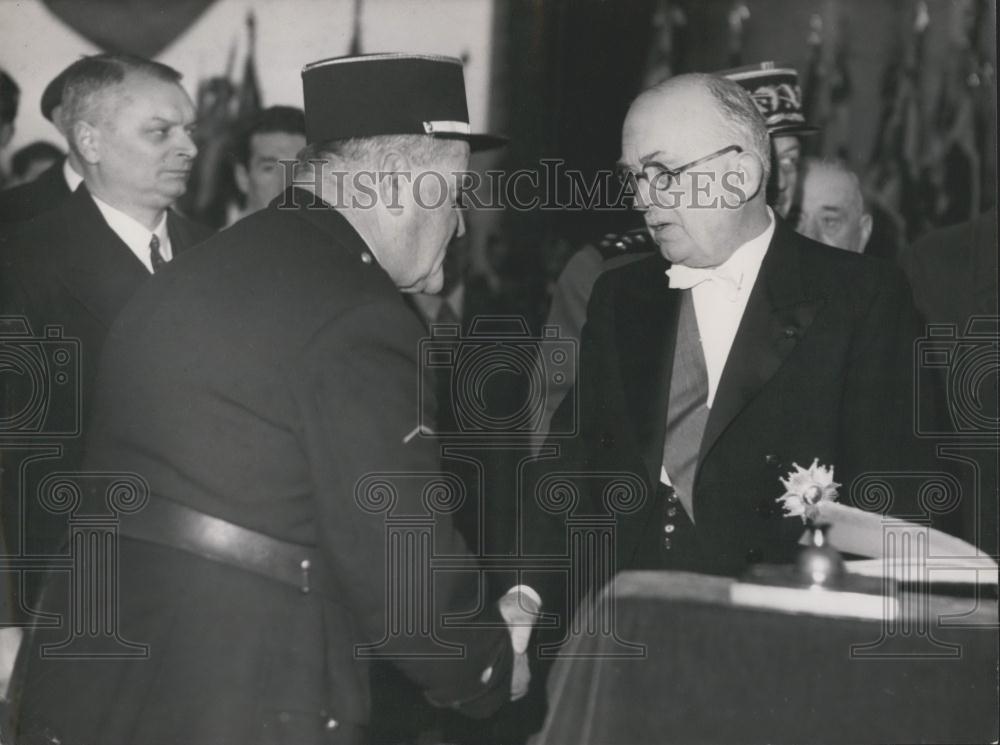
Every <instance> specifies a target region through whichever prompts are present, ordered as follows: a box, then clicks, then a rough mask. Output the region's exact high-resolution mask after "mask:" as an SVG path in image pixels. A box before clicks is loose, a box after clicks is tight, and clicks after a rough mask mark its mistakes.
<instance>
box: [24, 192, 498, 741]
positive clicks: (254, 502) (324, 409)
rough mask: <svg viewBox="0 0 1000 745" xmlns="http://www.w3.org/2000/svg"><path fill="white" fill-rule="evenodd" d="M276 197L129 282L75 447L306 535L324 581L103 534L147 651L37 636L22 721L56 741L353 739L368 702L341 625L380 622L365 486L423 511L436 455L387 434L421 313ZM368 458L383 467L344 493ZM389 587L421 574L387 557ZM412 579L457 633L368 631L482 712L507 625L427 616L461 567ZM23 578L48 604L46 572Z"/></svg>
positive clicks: (348, 244)
mask: <svg viewBox="0 0 1000 745" xmlns="http://www.w3.org/2000/svg"><path fill="white" fill-rule="evenodd" d="M289 197H290V198H292V199H294V200H297V204H298V206H297V207H296V208H295V209H287V208H285V209H279V208H278V207H277V204H278V203H279V202H280V201H281V200H282V197H279V198H278V199H277V200H275V202H274V203H272V205H271V206H270V207H268V208H267V209H265V210H263V211H261V212H258V213H256V214H254V215H251V216H249V217H247V218H245V219H244V220H241V221H240V222H238V223H236V224H235V225H234V226H232V227H230V228H229V229H228V230H226V231H224V232H222V233H220V234H219V235H217V236H216V237H215V238H213V239H210V240H209V241H207V242H206V243H205V244H203V245H202V246H201V247H200V248H199V250H198V251H197V252H193V253H192V254H189V255H187V256H181V257H179V258H178V259H176V260H175V261H173V262H171V264H170V265H169V266H168V267H166V268H165V269H164V270H162V271H161V272H159V273H157V274H156V276H154V277H153V278H152V280H151V281H150V282H148V283H147V284H146V286H145V287H144V288H143V289H142V290H140V291H139V292H138V293H136V295H135V297H134V298H133V299H132V301H131V302H130V303H129V305H128V306H127V307H126V309H125V310H124V311H123V313H122V314H121V316H120V317H119V319H118V321H117V322H116V324H115V326H114V328H113V329H112V331H111V334H110V336H109V338H108V342H107V345H106V348H105V353H104V356H103V359H102V365H101V374H100V382H99V384H98V410H97V415H96V417H95V419H94V424H93V428H92V433H91V435H90V437H89V443H88V457H87V465H88V467H89V468H91V469H95V470H114V471H130V472H134V473H137V474H141V475H142V476H143V477H144V478H145V479H146V481H147V482H148V484H149V486H150V489H151V493H152V496H151V499H154V500H172V501H175V502H179V503H183V504H184V505H187V506H190V507H193V508H195V509H197V510H199V511H202V512H204V513H208V514H210V515H213V516H216V517H219V518H222V519H225V520H228V521H230V522H233V523H236V524H238V525H241V526H243V527H246V528H249V529H251V530H254V531H258V532H261V533H265V534H267V535H269V536H271V537H273V538H277V539H280V540H283V541H286V542H290V543H294V544H299V545H302V546H315V547H317V548H318V550H319V553H320V557H321V558H320V563H321V564H322V566H321V567H318V570H319V574H318V576H322V577H323V578H324V579H323V580H322V582H321V583H320V584H318V586H316V587H315V590H314V591H313V592H311V593H309V594H303V593H302V592H300V591H299V589H298V588H296V587H292V586H290V585H285V584H281V583H278V582H276V581H273V580H271V579H267V578H264V577H262V576H259V575H256V574H251V573H248V572H245V571H243V570H241V569H236V568H231V567H228V566H224V565H222V564H219V563H215V562H213V561H208V560H204V559H201V558H197V557H195V556H193V555H191V554H188V553H185V552H183V551H180V550H176V549H173V548H161V547H156V546H153V545H151V544H145V543H140V542H137V541H131V540H127V539H126V540H123V541H122V548H121V550H122V559H121V562H120V564H121V578H120V583H121V590H120V594H119V598H120V618H121V633H122V635H123V636H124V638H127V639H130V640H133V641H142V642H143V643H147V644H149V645H150V658H149V659H148V660H146V661H143V662H139V663H135V662H107V663H80V662H75V663H74V662H70V663H67V662H60V661H51V662H40V661H38V660H37V659H36V657H35V654H34V653H37V645H38V644H39V643H40V641H41V638H42V635H41V634H38V635H36V637H35V640H34V641H33V643H32V644H31V645H29V650H30V651H29V657H28V658H27V660H26V662H27V665H26V666H27V680H26V684H25V687H24V693H23V697H22V701H23V705H22V707H21V717H22V730H24V731H27V730H29V729H30V728H31V727H36V728H37V727H39V726H42V725H44V726H48V727H49V728H50V729H52V730H54V731H56V732H57V733H58V734H59V736H60V737H61V738H62V741H63V742H64V743H70V742H75V741H76V740H79V741H81V742H87V743H90V742H100V743H106V744H113V743H144V745H146V744H148V745H155V744H156V743H178V744H183V745H199V744H204V745H223V744H224V743H241V744H245V743H295V745H309V743H320V742H339V741H352V738H354V739H356V738H357V737H358V736H359V732H360V731H361V728H363V726H364V725H365V723H366V722H367V721H368V718H369V713H370V712H369V690H368V672H367V668H368V665H367V663H366V662H365V661H364V660H361V659H357V658H356V656H355V645H357V644H363V643H373V642H378V641H379V640H381V639H383V637H386V635H387V629H388V625H387V624H388V615H389V614H388V612H387V602H388V601H387V587H390V582H389V580H388V579H387V572H388V571H389V567H388V564H389V561H388V559H387V550H388V548H387V535H386V532H387V514H388V513H387V512H386V511H384V510H382V509H381V507H382V506H384V507H385V508H386V510H389V511H390V513H391V515H389V516H391V517H392V518H394V519H398V518H399V517H400V516H403V515H409V516H414V515H417V516H419V515H423V514H425V512H426V508H425V507H424V504H423V503H422V499H425V496H426V495H429V493H430V492H429V491H427V490H425V489H424V486H425V485H426V483H427V482H428V481H429V480H433V479H434V478H435V477H436V476H437V474H438V473H439V471H440V465H439V461H438V455H437V447H436V445H435V443H433V442H431V441H429V440H428V439H426V438H424V437H421V436H415V437H407V435H409V434H411V433H412V431H413V430H414V429H415V428H416V426H417V424H418V416H417V400H418V384H417V381H418V375H417V351H418V341H419V338H420V336H421V335H422V330H421V328H420V324H419V322H418V321H417V319H416V318H415V317H414V315H413V313H412V312H411V311H410V310H409V309H408V308H407V307H406V306H405V305H404V303H403V301H402V299H401V298H400V296H399V292H398V290H397V288H396V287H395V286H394V284H393V282H392V280H391V279H390V277H389V276H388V274H386V272H385V271H384V270H383V269H382V268H381V267H380V266H379V264H378V262H377V261H375V260H374V259H373V257H372V255H371V253H370V252H369V250H368V247H367V246H366V245H365V243H364V242H363V240H362V239H361V238H360V237H359V236H358V234H357V233H356V232H355V231H354V230H353V229H352V228H351V227H350V225H349V223H348V222H347V221H346V220H345V219H344V218H343V217H342V216H340V214H339V213H337V212H336V211H335V210H333V209H332V208H329V207H327V206H326V205H324V204H323V203H322V202H319V201H318V200H316V199H315V198H314V197H313V196H312V195H311V194H308V193H307V192H302V191H298V190H292V191H290V192H288V193H286V195H285V198H289ZM310 204H311V205H315V206H314V207H313V208H309V207H308V206H307V205H310ZM379 473H382V474H385V473H389V474H390V475H388V476H385V477H384V478H385V479H386V480H387V481H388V482H389V483H390V484H391V487H388V488H386V489H383V490H382V491H381V492H378V491H373V490H366V489H365V487H364V485H363V483H361V482H362V479H364V478H365V477H366V476H368V475H370V474H379ZM422 492H423V494H422ZM390 493H391V494H392V495H394V496H393V497H390V496H389V494H390ZM383 497H384V498H385V500H384V501H383V502H380V501H379V500H380V499H381V498H383ZM437 528H438V529H437V533H436V536H435V548H436V550H437V551H438V552H439V553H448V554H452V555H455V556H462V555H463V554H465V546H464V544H463V543H462V541H461V539H460V538H459V537H458V535H457V534H456V533H455V531H454V530H453V529H452V528H451V524H450V522H448V521H447V520H443V521H441V522H440V523H439V524H438V526H437ZM410 570H412V567H411V566H406V567H403V571H404V572H405V571H410ZM400 585H402V586H403V587H405V588H408V589H411V590H413V591H414V592H419V590H420V587H419V586H418V584H417V581H416V580H415V579H410V578H408V577H407V576H406V575H405V574H404V575H403V577H402V579H398V580H394V581H393V582H392V584H391V588H393V589H395V588H398V587H399V586H400ZM435 589H436V593H435V595H434V606H433V611H434V623H433V627H432V628H433V632H434V634H435V635H436V637H437V639H438V640H447V641H448V642H450V643H455V644H463V645H464V654H462V655H461V656H460V657H456V656H454V655H453V656H451V657H449V658H448V659H441V658H440V656H438V657H428V656H426V655H434V654H437V655H440V653H441V652H442V646H441V642H440V641H435V640H434V639H432V638H431V630H430V629H422V628H417V629H416V631H415V632H414V633H411V634H410V635H409V636H405V635H404V636H402V637H399V636H389V637H388V639H389V642H388V644H387V645H386V647H385V649H384V651H385V652H387V653H392V654H394V655H397V658H396V662H397V664H398V665H399V666H400V667H401V668H402V669H403V670H404V672H406V674H407V675H408V676H410V677H411V678H412V679H413V680H415V681H416V682H417V683H418V684H419V685H420V686H421V687H422V688H423V689H424V690H425V691H427V693H428V696H429V697H430V698H432V699H433V700H434V701H436V702H439V703H442V704H451V705H456V706H459V705H462V706H465V707H466V708H467V710H468V711H470V712H472V713H475V714H486V713H488V712H489V711H492V710H493V709H494V708H496V706H498V705H499V704H500V703H501V701H502V700H505V699H506V697H507V695H508V692H509V677H510V676H509V670H510V662H511V654H510V642H509V640H508V636H507V632H506V630H505V629H504V627H503V624H502V620H501V619H500V616H499V614H498V613H497V612H496V611H495V610H492V609H491V611H489V612H488V613H487V614H486V615H487V619H486V620H489V621H490V622H491V623H493V624H495V625H494V626H493V627H492V628H489V629H482V628H478V629H471V630H470V629H459V628H455V627H454V626H451V627H449V628H447V629H446V628H443V625H442V616H443V615H444V614H448V613H454V612H456V611H469V610H474V609H475V608H476V605H477V602H478V600H479V597H478V589H479V588H478V585H477V582H476V575H475V573H474V572H472V573H468V572H467V573H461V574H459V573H454V572H452V573H439V574H438V575H436V576H435ZM46 595H47V596H48V597H49V598H51V599H52V602H53V603H54V604H56V605H58V603H59V602H62V604H63V605H65V602H66V600H65V594H64V593H63V592H61V591H60V592H59V593H55V592H53V593H52V594H51V595H50V594H49V593H48V591H47V592H46ZM57 596H58V597H57ZM64 633H65V632H64ZM453 651H454V648H453ZM33 652H34V653H33ZM490 666H492V668H493V674H492V677H490V678H489V679H488V680H489V685H484V684H482V683H481V682H480V676H481V675H482V674H483V672H484V671H485V670H486V669H487V668H488V667H490ZM391 715H392V713H391V712H374V716H391ZM74 738H75V739H74ZM338 738H341V739H338Z"/></svg>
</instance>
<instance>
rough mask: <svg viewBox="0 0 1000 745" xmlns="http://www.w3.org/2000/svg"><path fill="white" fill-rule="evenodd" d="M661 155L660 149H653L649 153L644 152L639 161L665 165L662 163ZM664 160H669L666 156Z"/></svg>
mask: <svg viewBox="0 0 1000 745" xmlns="http://www.w3.org/2000/svg"><path fill="white" fill-rule="evenodd" d="M662 155H663V151H662V150H655V151H653V152H651V153H646V154H645V155H643V156H642V157H641V158H639V162H640V163H642V164H643V165H646V163H649V162H651V161H652V162H655V163H658V164H659V165H665V164H664V163H663V160H664V159H663V158H662ZM666 160H669V158H666Z"/></svg>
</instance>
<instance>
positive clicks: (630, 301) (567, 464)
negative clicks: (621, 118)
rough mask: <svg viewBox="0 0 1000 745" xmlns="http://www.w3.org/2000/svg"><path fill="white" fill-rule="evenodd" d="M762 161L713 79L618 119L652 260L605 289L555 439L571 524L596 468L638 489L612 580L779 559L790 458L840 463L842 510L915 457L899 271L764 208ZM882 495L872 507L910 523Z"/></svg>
mask: <svg viewBox="0 0 1000 745" xmlns="http://www.w3.org/2000/svg"><path fill="white" fill-rule="evenodd" d="M769 155H770V153H769V143H768V134H767V130H766V128H765V123H764V120H763V119H762V117H761V115H760V113H759V112H758V110H757V108H756V107H755V106H754V103H753V101H752V100H751V98H750V96H749V95H748V94H747V92H746V91H745V90H743V89H742V88H741V87H740V86H739V85H738V84H737V83H735V82H732V81H728V80H725V79H722V78H719V77H715V76H707V75H682V76H678V77H675V78H673V79H671V80H670V81H668V82H666V83H663V84H661V85H659V86H657V87H655V88H652V89H650V90H648V91H646V92H645V93H643V94H641V95H640V96H639V97H638V98H637V99H636V101H635V102H634V103H633V105H632V107H631V109H630V110H629V113H628V115H627V117H626V120H625V124H624V129H623V134H622V165H623V166H624V167H625V168H627V169H628V170H629V171H631V172H632V174H633V175H634V177H635V179H636V206H637V208H638V209H639V210H640V211H642V213H643V217H644V219H645V222H646V226H647V228H648V230H649V232H650V234H651V235H652V238H653V240H654V241H655V242H656V244H657V246H658V247H659V254H658V255H655V256H652V257H650V258H648V259H645V260H643V261H639V262H636V263H633V264H630V265H627V266H624V267H621V268H618V269H615V270H613V271H609V272H606V273H605V274H604V275H602V277H601V278H600V279H599V280H598V282H597V284H596V286H595V288H594V292H593V296H592V298H591V301H590V306H589V309H588V318H587V324H586V326H585V327H584V331H583V341H582V350H581V364H580V375H579V383H578V397H579V417H580V418H579V434H578V435H577V436H575V437H572V438H569V439H565V440H561V441H560V440H557V439H551V440H550V443H552V444H556V445H559V446H560V447H561V448H562V451H563V452H562V459H561V460H559V461H558V470H559V471H569V472H577V473H580V474H583V478H582V479H580V480H579V481H578V483H577V486H578V489H579V491H580V504H579V505H577V507H576V511H575V514H576V515H577V516H579V515H582V514H606V512H607V510H608V509H609V508H608V506H606V505H605V504H603V502H602V499H603V497H604V496H605V495H604V494H603V492H602V489H603V488H604V487H605V486H606V485H607V484H606V482H604V481H602V480H601V479H599V478H589V476H590V475H591V474H613V473H619V474H621V473H625V474H632V475H633V476H634V477H635V478H636V482H635V483H634V486H633V491H634V494H633V495H632V499H631V501H629V500H625V502H623V503H622V504H621V507H622V510H621V512H620V513H619V514H618V515H617V518H618V519H617V532H616V533H615V541H616V556H615V557H614V564H613V568H612V569H611V570H610V571H612V572H613V571H619V570H623V569H677V570H686V571H696V572H706V573H718V574H730V575H738V574H740V573H742V572H743V571H744V570H745V569H746V568H747V567H748V566H749V565H751V564H754V563H757V562H774V563H781V562H784V561H788V560H790V559H791V558H792V557H793V556H794V553H795V551H796V548H797V544H798V539H799V538H800V536H801V534H802V532H803V526H802V522H801V521H800V520H799V519H798V518H788V517H785V516H784V515H783V514H782V509H781V508H780V506H779V504H778V502H777V501H776V499H777V497H779V496H781V494H782V493H783V491H784V490H783V487H782V485H781V484H780V483H779V477H782V476H785V475H786V474H787V473H788V472H789V471H790V470H791V469H792V465H793V464H794V463H798V464H800V465H802V466H806V467H808V466H809V465H810V464H811V463H812V462H813V460H814V459H818V460H819V462H820V463H822V464H826V465H829V466H833V467H834V468H835V469H836V470H835V475H836V479H837V481H839V482H841V483H842V484H843V488H842V490H841V498H840V499H841V501H842V502H848V503H849V502H850V501H851V499H850V496H849V495H851V487H852V484H855V483H857V481H858V480H859V479H860V478H861V477H862V476H863V475H864V474H866V473H868V472H871V471H882V470H887V471H905V470H908V469H920V468H921V467H922V466H923V467H925V466H926V461H925V460H924V459H923V458H924V456H923V450H922V449H921V448H920V446H919V444H918V443H917V441H916V439H915V437H914V436H913V427H914V422H913V414H912V411H913V398H912V395H911V390H912V379H913V363H912V360H913V351H912V350H913V342H914V340H915V338H916V337H917V335H918V333H919V324H918V317H917V314H916V311H915V309H914V307H913V304H912V300H911V298H910V292H909V288H908V287H907V285H906V282H905V280H904V279H903V277H902V275H901V273H900V272H898V271H897V270H895V269H894V268H893V267H891V266H890V265H888V264H885V263H882V262H879V261H875V260H869V259H867V258H865V257H863V256H858V255H854V254H849V253H847V252H845V251H839V250H837V249H832V248H830V247H827V246H823V245H821V244H819V243H816V242H814V241H811V240H809V239H807V238H804V237H802V236H799V235H798V234H796V233H795V232H794V231H793V230H792V228H791V227H790V226H788V225H787V224H785V223H784V222H783V221H782V220H781V219H780V218H777V217H775V215H774V213H773V211H772V210H771V209H770V208H768V207H767V205H766V204H765V194H764V192H765V184H766V183H767V178H768V168H769V164H770V162H771V161H770V157H769ZM576 398H577V396H569V397H567V404H566V405H565V406H563V407H562V408H561V409H560V412H558V413H557V415H556V416H557V419H558V418H560V417H563V418H564V417H568V416H571V415H572V414H573V411H572V405H573V403H574V399H576ZM565 429H566V428H565V427H563V426H561V427H560V428H559V429H556V431H565ZM542 465H544V466H545V467H546V470H549V469H550V468H551V466H550V465H549V463H546V462H543V464H542ZM895 496H896V503H895V504H892V505H891V506H890V505H888V504H880V505H877V506H875V508H876V509H878V510H879V511H885V510H886V509H892V510H893V512H895V513H897V514H908V510H907V506H906V505H904V504H901V501H902V497H903V495H901V494H897V495H895ZM869 507H870V508H871V507H872V505H869ZM909 514H911V515H912V514H913V513H912V512H910V513H909ZM543 524H544V525H547V528H544V529H542V530H541V531H538V532H537V533H536V536H535V539H534V541H533V543H534V545H535V546H536V551H537V552H538V553H542V554H551V553H552V552H553V551H554V552H555V553H557V554H558V553H560V552H561V549H560V547H561V546H565V543H566V538H565V532H566V527H565V522H564V520H563V519H560V518H557V517H556V515H554V514H548V515H545V514H542V515H540V516H539V519H538V521H536V522H535V523H534V525H543ZM529 530H530V528H529ZM606 579H608V577H603V578H598V581H603V580H606ZM539 581H540V582H543V581H544V580H539ZM549 593H550V594H553V593H554V594H555V595H556V596H555V597H549V596H548V595H546V592H542V598H543V601H544V602H545V603H546V605H547V606H549V607H552V606H556V605H561V604H562V603H563V602H565V600H564V597H562V592H561V590H559V589H558V588H557V587H556V586H554V585H553V586H552V587H550V589H549ZM550 602H551V605H550Z"/></svg>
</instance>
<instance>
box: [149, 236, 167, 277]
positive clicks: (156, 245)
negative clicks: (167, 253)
mask: <svg viewBox="0 0 1000 745" xmlns="http://www.w3.org/2000/svg"><path fill="white" fill-rule="evenodd" d="M149 263H150V264H151V265H152V267H153V273H154V274H155V273H156V272H158V271H160V269H162V268H163V265H164V264H166V263H167V261H166V259H164V258H163V254H161V253H160V239H159V238H157V237H156V233H153V237H152V238H150V239H149Z"/></svg>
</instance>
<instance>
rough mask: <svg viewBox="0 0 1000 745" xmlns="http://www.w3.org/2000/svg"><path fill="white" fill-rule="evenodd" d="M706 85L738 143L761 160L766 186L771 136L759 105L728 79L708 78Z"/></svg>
mask: <svg viewBox="0 0 1000 745" xmlns="http://www.w3.org/2000/svg"><path fill="white" fill-rule="evenodd" d="M704 83H705V87H706V88H707V89H708V92H709V93H711V94H712V98H713V99H715V103H716V106H717V107H718V109H719V113H720V114H721V115H722V121H723V126H724V127H725V128H726V130H727V131H728V132H729V134H730V135H731V136H732V137H733V139H735V140H736V144H737V145H739V146H740V147H742V148H743V149H744V150H745V151H747V152H751V153H753V154H754V155H756V156H757V157H758V158H759V159H760V162H761V165H762V166H763V168H764V177H763V179H762V181H761V182H762V184H766V183H767V179H768V176H770V175H771V137H770V135H768V132H767V123H766V122H765V121H764V117H763V115H762V114H761V113H760V109H758V108H757V104H755V103H754V101H753V98H752V97H751V96H750V94H749V93H748V92H747V90H746V89H745V88H744V87H743V86H742V85H740V84H739V83H737V82H735V81H733V80H729V79H728V78H723V77H719V76H718V75H705V76H704Z"/></svg>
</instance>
